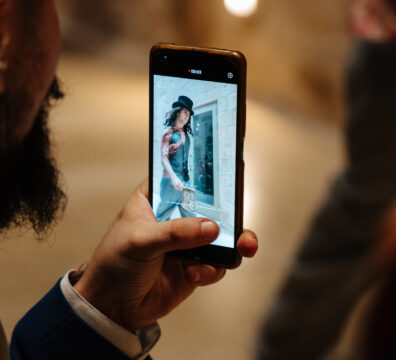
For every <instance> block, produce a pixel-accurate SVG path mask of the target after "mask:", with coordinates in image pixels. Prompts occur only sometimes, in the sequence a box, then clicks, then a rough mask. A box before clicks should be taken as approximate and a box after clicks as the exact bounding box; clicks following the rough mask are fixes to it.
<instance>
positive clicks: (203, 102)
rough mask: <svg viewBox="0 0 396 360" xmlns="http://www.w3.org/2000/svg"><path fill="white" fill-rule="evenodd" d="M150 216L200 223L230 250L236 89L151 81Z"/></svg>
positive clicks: (162, 79) (173, 79)
mask: <svg viewBox="0 0 396 360" xmlns="http://www.w3.org/2000/svg"><path fill="white" fill-rule="evenodd" d="M153 94H154V98H153V100H154V104H153V105H154V108H153V119H154V124H153V137H154V138H153V149H152V150H153V211H154V213H155V215H156V217H157V219H158V221H167V220H171V219H176V218H180V217H206V218H210V219H212V220H214V221H216V222H217V223H218V224H219V226H220V234H219V236H218V238H217V239H216V240H215V241H214V242H213V243H212V245H218V246H224V247H229V248H233V247H234V217H235V159H236V114H237V85H236V84H231V83H222V82H214V81H206V80H195V79H186V78H180V77H173V76H163V75H154V88H153Z"/></svg>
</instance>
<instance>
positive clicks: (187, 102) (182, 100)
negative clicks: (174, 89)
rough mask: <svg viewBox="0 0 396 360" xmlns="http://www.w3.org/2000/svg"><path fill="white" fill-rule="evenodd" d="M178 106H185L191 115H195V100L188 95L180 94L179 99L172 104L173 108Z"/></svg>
mask: <svg viewBox="0 0 396 360" xmlns="http://www.w3.org/2000/svg"><path fill="white" fill-rule="evenodd" d="M176 107H181V108H185V109H187V110H188V111H189V112H190V115H191V116H192V115H194V111H192V107H193V102H192V100H191V99H190V98H189V97H187V96H183V95H181V96H179V99H177V101H176V102H174V103H173V104H172V109H174V108H176Z"/></svg>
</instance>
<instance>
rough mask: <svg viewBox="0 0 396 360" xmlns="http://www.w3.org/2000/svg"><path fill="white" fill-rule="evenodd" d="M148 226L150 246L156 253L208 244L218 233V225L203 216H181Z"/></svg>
mask: <svg viewBox="0 0 396 360" xmlns="http://www.w3.org/2000/svg"><path fill="white" fill-rule="evenodd" d="M150 227H151V230H150V232H151V241H150V245H151V246H150V247H151V248H152V251H153V252H154V253H157V254H158V253H164V252H167V251H172V250H184V249H192V248H195V247H199V246H204V245H208V244H210V243H211V242H212V241H214V240H215V239H216V238H217V236H218V234H219V226H218V225H217V224H216V223H215V222H214V221H212V220H209V219H205V218H181V219H175V220H171V221H165V222H159V223H156V224H151V226H150Z"/></svg>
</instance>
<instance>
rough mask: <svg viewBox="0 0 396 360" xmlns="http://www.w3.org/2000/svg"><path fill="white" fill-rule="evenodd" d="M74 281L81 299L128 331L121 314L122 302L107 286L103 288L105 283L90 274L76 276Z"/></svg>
mask: <svg viewBox="0 0 396 360" xmlns="http://www.w3.org/2000/svg"><path fill="white" fill-rule="evenodd" d="M72 276H73V275H72ZM74 279H75V280H74V281H75V282H74V284H73V282H72V280H71V283H72V285H73V287H74V289H75V290H76V291H77V292H78V294H79V295H80V296H81V297H83V298H84V299H85V300H86V301H87V302H88V303H89V304H90V305H92V306H93V307H94V308H96V309H97V310H98V311H100V312H101V313H102V314H103V315H105V316H106V317H108V318H109V319H110V320H111V321H113V322H115V323H116V324H118V325H120V326H122V327H123V328H126V329H128V327H127V326H126V324H124V323H123V321H122V316H120V313H119V309H120V308H121V304H120V301H119V300H117V299H115V298H114V296H113V293H111V292H110V291H108V287H107V286H103V284H105V283H106V282H105V281H103V280H100V279H99V278H97V277H95V278H93V277H92V275H91V274H90V273H89V272H84V273H81V274H80V275H79V276H78V274H76V275H75V278H74ZM115 304H116V305H115ZM128 330H130V329H128Z"/></svg>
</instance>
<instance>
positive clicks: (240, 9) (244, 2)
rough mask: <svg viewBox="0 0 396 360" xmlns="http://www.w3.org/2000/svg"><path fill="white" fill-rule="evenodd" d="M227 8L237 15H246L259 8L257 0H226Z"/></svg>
mask: <svg viewBox="0 0 396 360" xmlns="http://www.w3.org/2000/svg"><path fill="white" fill-rule="evenodd" d="M224 5H225V7H226V9H227V10H228V11H229V12H230V13H231V14H232V15H235V16H240V17H246V16H250V15H252V14H253V13H254V12H255V11H256V10H257V0H224Z"/></svg>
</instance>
